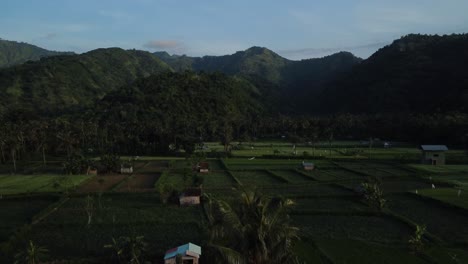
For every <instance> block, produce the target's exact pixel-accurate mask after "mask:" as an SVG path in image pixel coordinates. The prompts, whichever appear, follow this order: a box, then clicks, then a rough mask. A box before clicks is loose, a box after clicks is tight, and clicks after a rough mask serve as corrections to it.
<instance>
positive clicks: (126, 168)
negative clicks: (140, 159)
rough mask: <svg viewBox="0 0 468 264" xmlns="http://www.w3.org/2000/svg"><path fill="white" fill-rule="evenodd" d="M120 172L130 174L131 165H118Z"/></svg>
mask: <svg viewBox="0 0 468 264" xmlns="http://www.w3.org/2000/svg"><path fill="white" fill-rule="evenodd" d="M120 173H122V174H132V173H133V166H132V165H125V164H122V165H120Z"/></svg>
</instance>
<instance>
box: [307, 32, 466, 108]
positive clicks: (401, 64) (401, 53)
mask: <svg viewBox="0 0 468 264" xmlns="http://www.w3.org/2000/svg"><path fill="white" fill-rule="evenodd" d="M467 61H468V35H467V34H464V35H450V36H426V35H408V36H406V37H403V38H401V39H399V40H396V41H394V42H393V43H392V44H391V45H389V46H387V47H384V48H382V49H380V50H379V51H377V52H376V53H375V54H374V55H372V56H371V57H370V58H369V59H367V60H365V61H363V62H362V63H361V64H359V65H356V66H355V67H354V68H353V70H352V71H351V72H349V73H348V74H346V76H344V77H343V78H338V79H336V80H335V81H334V82H333V83H332V84H331V85H329V86H328V87H327V89H325V90H324V91H323V93H322V95H321V97H320V98H319V102H320V108H318V109H311V110H312V111H311V112H314V111H315V112H321V113H335V112H350V113H395V112H407V113H432V112H446V111H461V112H466V111H468V107H467V106H468V71H467V70H466V65H467Z"/></svg>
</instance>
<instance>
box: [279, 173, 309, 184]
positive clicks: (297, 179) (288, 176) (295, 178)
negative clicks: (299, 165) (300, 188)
mask: <svg viewBox="0 0 468 264" xmlns="http://www.w3.org/2000/svg"><path fill="white" fill-rule="evenodd" d="M270 173H273V174H275V175H278V176H280V177H282V178H284V179H285V180H287V181H288V182H290V183H302V182H310V181H313V178H311V177H307V176H305V175H303V174H301V173H298V172H296V171H294V170H275V171H272V170H270Z"/></svg>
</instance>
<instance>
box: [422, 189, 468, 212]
mask: <svg viewBox="0 0 468 264" xmlns="http://www.w3.org/2000/svg"><path fill="white" fill-rule="evenodd" d="M418 194H419V195H422V196H426V197H430V198H433V199H436V200H440V201H442V202H445V203H449V204H453V205H455V206H459V207H461V208H465V209H468V190H467V189H456V188H437V189H425V190H418Z"/></svg>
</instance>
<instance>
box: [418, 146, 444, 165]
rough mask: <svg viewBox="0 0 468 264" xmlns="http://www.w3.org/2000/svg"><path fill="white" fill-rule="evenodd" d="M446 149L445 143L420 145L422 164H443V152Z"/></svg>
mask: <svg viewBox="0 0 468 264" xmlns="http://www.w3.org/2000/svg"><path fill="white" fill-rule="evenodd" d="M447 150H448V148H447V146H445V145H421V151H422V158H421V163H422V164H431V165H445V152H446V151H447Z"/></svg>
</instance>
